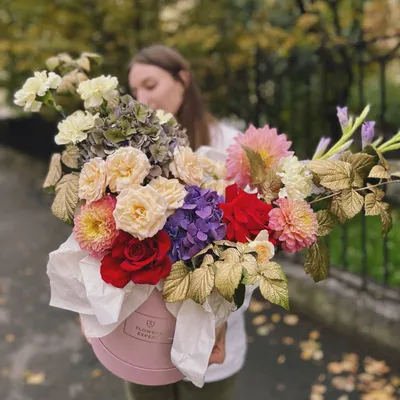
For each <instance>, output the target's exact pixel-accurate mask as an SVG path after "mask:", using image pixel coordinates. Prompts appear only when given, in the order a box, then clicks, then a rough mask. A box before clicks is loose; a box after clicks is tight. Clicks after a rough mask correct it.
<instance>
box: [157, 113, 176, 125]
mask: <svg viewBox="0 0 400 400" xmlns="http://www.w3.org/2000/svg"><path fill="white" fill-rule="evenodd" d="M156 115H157V118H158V119H159V120H160V124H161V125H163V124H166V123H167V122H169V121H170V120H172V119H175V117H174V116H173V115H172V114H171V113H167V112H165V111H163V110H157V111H156Z"/></svg>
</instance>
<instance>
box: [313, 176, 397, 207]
mask: <svg viewBox="0 0 400 400" xmlns="http://www.w3.org/2000/svg"><path fill="white" fill-rule="evenodd" d="M399 182H400V179H396V180H394V181H386V182H381V183H377V184H376V185H369V186H364V187H362V188H358V189H354V190H355V191H356V192H360V191H361V190H366V189H369V188H373V187H377V186H385V185H389V184H391V183H399ZM340 193H342V192H341V191H339V192H335V193H332V194H330V195H329V196H325V197H320V198H318V197H317V198H316V199H314V200H313V201H310V203H309V204H313V203H318V202H319V201H322V200H326V199H330V198H331V197H335V196H337V195H338V194H340Z"/></svg>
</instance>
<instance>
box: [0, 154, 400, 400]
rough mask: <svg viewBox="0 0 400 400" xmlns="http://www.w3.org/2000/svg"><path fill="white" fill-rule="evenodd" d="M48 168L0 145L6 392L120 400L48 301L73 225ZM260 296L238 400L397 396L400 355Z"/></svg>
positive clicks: (119, 391) (33, 397)
mask: <svg viewBox="0 0 400 400" xmlns="http://www.w3.org/2000/svg"><path fill="white" fill-rule="evenodd" d="M46 168H47V166H45V165H43V164H42V163H40V162H38V161H33V160H31V159H28V158H27V157H25V156H20V155H16V154H15V153H14V152H11V151H6V150H5V149H4V148H0V184H1V188H2V196H1V200H0V205H1V208H0V209H1V212H2V214H1V223H0V241H1V253H0V254H1V269H0V338H1V340H0V354H1V357H0V399H1V400H123V399H124V394H123V386H122V384H121V381H120V380H119V379H117V378H116V377H114V376H112V375H111V374H110V373H108V372H107V371H106V370H105V369H104V368H102V367H101V366H100V365H99V364H98V362H97V360H96V358H95V356H94V355H93V353H92V351H91V349H90V346H89V345H88V344H87V343H86V342H85V340H84V339H83V338H82V335H81V333H80V329H79V325H78V323H77V318H76V315H74V314H73V313H70V312H67V311H62V310H59V309H55V308H51V307H49V306H48V303H49V285H48V278H47V276H46V273H45V267H46V259H47V254H48V253H49V251H51V250H53V249H55V248H57V247H58V246H59V244H60V243H61V242H63V241H64V240H65V239H66V238H67V236H68V235H69V231H70V228H69V227H67V226H65V225H63V224H62V223H61V222H59V221H58V220H57V219H56V218H54V217H52V215H51V212H50V204H51V196H48V195H45V194H43V193H42V192H41V189H40V184H41V181H42V179H43V176H44V174H45V172H46ZM258 300H259V298H258ZM258 300H256V301H255V302H253V303H252V306H251V309H250V311H249V312H248V313H247V322H248V333H249V352H248V360H247V364H246V368H245V369H244V370H243V371H242V373H241V374H240V376H239V380H238V387H237V400H239V399H247V398H249V399H251V400H307V399H311V400H322V399H327V400H346V399H347V400H356V399H361V400H395V399H399V398H400V391H399V388H398V386H399V385H400V378H398V377H400V371H399V370H400V363H397V366H396V367H397V371H396V370H395V365H394V364H393V363H391V362H390V361H389V359H387V365H386V364H385V363H379V362H378V361H373V360H368V359H367V364H366V365H364V361H365V357H367V356H370V357H374V359H375V360H382V359H384V357H385V354H383V353H381V352H379V351H378V350H374V349H372V348H370V347H369V346H367V345H363V344H361V343H357V342H355V341H354V340H351V339H349V338H347V337H346V336H344V335H342V334H339V333H336V332H334V331H332V330H328V329H324V328H323V327H321V326H319V325H317V324H315V323H313V322H311V321H310V320H309V319H307V318H304V317H302V316H297V315H293V314H290V313H286V312H284V311H282V310H281V309H278V308H277V307H270V306H269V305H268V304H266V303H264V302H260V301H258ZM346 353H351V354H352V355H350V356H347V358H346V359H345V361H344V362H341V361H342V357H343V355H344V354H346ZM357 358H358V360H359V364H360V365H359V368H357V365H356V364H357V363H356V361H357ZM332 362H335V363H334V364H332ZM328 368H329V371H330V372H328ZM341 370H344V371H343V372H342V373H341V374H340V371H341ZM313 386H314V390H313V391H312V388H313ZM395 386H397V389H394V388H395ZM357 387H358V388H363V389H364V392H363V393H364V395H363V394H362V393H361V392H359V391H358V390H357ZM339 389H342V390H339ZM346 390H347V392H346ZM395 390H397V392H395ZM325 391H326V392H325ZM373 391H375V394H374V395H373V394H371V393H372V392H373ZM366 392H369V394H368V395H366V394H365V393H366ZM311 393H313V394H312V397H311ZM208 400H212V399H208Z"/></svg>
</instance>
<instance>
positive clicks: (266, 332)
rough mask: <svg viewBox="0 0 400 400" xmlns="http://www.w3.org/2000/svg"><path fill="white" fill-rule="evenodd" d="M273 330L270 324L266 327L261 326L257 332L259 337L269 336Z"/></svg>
mask: <svg viewBox="0 0 400 400" xmlns="http://www.w3.org/2000/svg"><path fill="white" fill-rule="evenodd" d="M272 330H273V326H271V325H270V324H266V325H261V326H259V327H258V328H257V330H256V332H257V335H260V336H267V335H269V334H270V333H271V332H272Z"/></svg>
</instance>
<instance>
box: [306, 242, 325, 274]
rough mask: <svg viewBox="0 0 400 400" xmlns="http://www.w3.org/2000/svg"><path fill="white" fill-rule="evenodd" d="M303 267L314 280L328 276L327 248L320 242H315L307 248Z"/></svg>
mask: <svg viewBox="0 0 400 400" xmlns="http://www.w3.org/2000/svg"><path fill="white" fill-rule="evenodd" d="M304 268H305V271H306V273H307V274H309V275H311V276H312V278H313V279H314V282H319V281H322V280H324V279H326V277H327V276H328V270H329V249H328V247H327V246H326V245H325V244H324V243H322V242H316V243H314V244H312V245H311V247H310V248H309V250H308V253H307V256H306V260H305V263H304Z"/></svg>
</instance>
